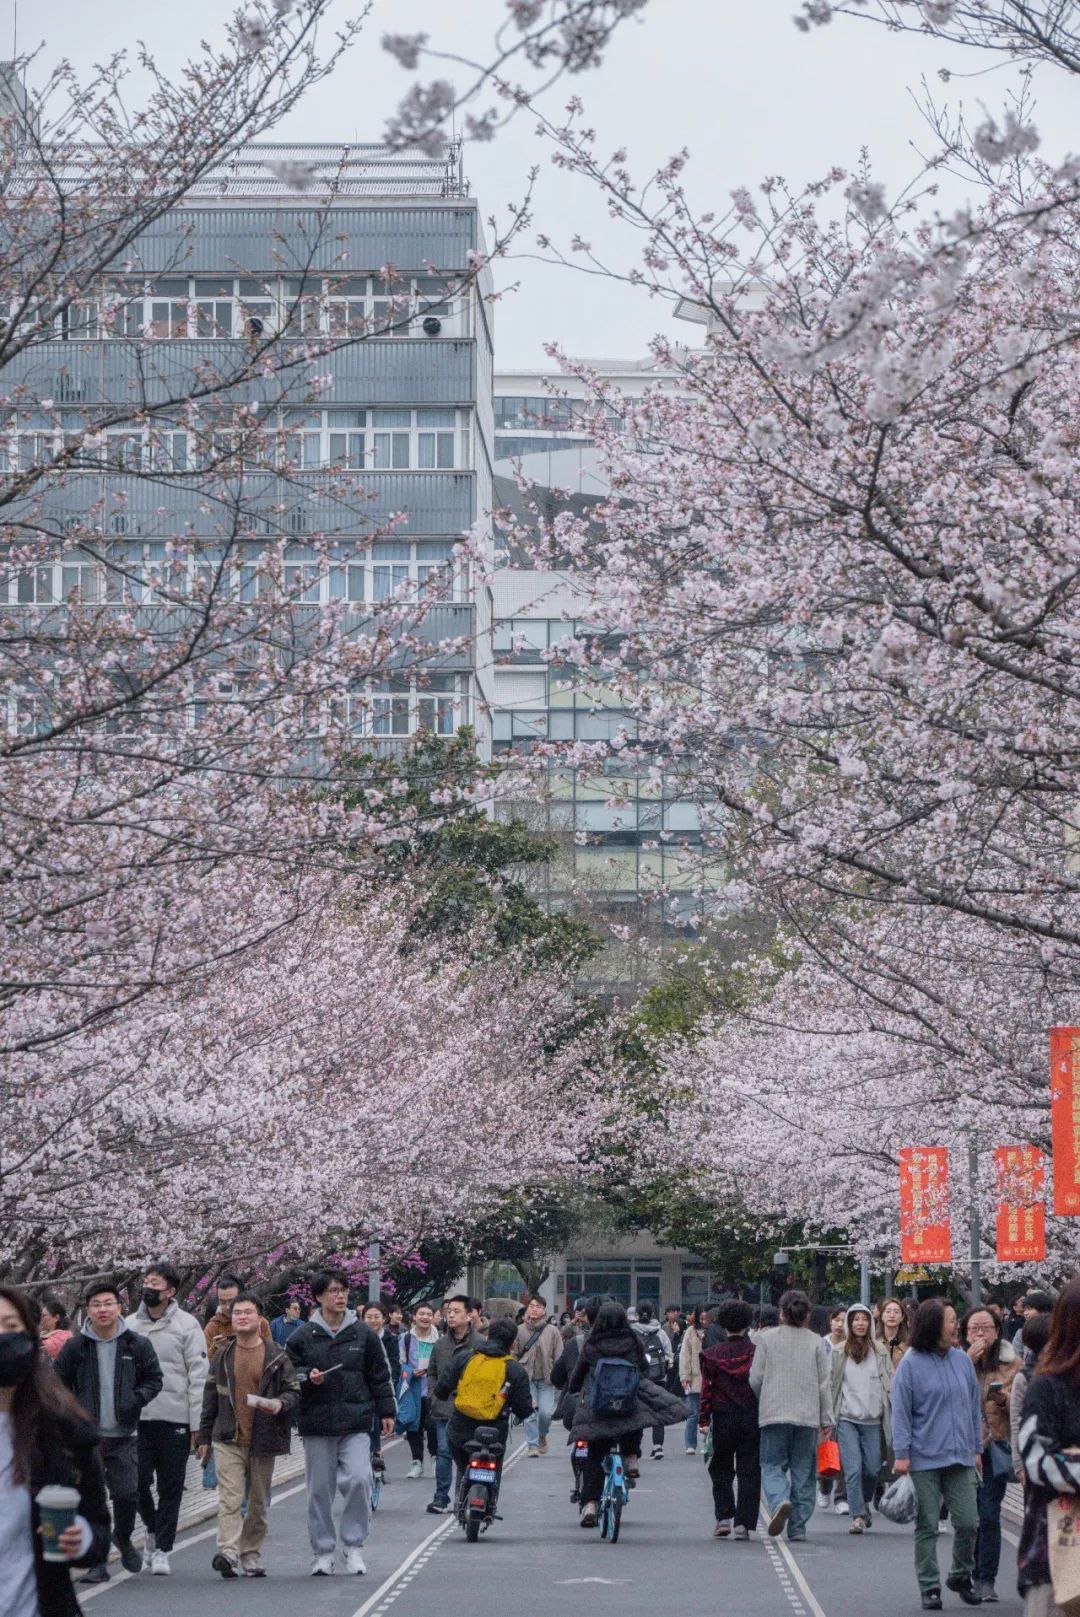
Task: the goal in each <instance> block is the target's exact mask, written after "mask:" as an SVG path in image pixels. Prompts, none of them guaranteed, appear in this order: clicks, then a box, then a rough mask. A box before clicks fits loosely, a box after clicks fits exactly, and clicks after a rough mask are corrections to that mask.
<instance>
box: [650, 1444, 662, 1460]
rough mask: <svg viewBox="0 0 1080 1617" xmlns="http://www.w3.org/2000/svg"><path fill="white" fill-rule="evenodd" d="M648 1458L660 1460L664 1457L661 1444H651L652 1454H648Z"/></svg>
mask: <svg viewBox="0 0 1080 1617" xmlns="http://www.w3.org/2000/svg"><path fill="white" fill-rule="evenodd" d="M650 1458H652V1459H654V1460H662V1459H663V1458H664V1450H663V1448H662V1446H661V1445H660V1444H659V1443H654V1444H653V1447H652V1455H651V1456H650Z"/></svg>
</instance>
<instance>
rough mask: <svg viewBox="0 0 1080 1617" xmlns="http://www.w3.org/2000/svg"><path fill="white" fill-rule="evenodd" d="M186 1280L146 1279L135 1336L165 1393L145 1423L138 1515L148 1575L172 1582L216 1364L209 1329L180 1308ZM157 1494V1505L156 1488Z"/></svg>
mask: <svg viewBox="0 0 1080 1617" xmlns="http://www.w3.org/2000/svg"><path fill="white" fill-rule="evenodd" d="M179 1284H180V1276H179V1275H178V1274H177V1272H176V1270H175V1269H174V1268H172V1266H171V1265H170V1264H168V1263H155V1264H152V1265H151V1266H150V1268H149V1269H147V1271H146V1273H145V1275H144V1276H143V1288H142V1300H141V1301H140V1303H139V1306H138V1308H137V1309H136V1310H135V1312H134V1313H133V1314H129V1315H128V1319H127V1326H128V1330H130V1331H133V1332H134V1333H135V1335H136V1336H142V1337H145V1338H146V1340H147V1341H148V1342H150V1343H152V1344H153V1348H154V1352H155V1353H156V1354H157V1356H158V1363H159V1364H160V1365H161V1374H162V1376H163V1378H164V1385H163V1386H162V1389H161V1391H160V1392H159V1393H158V1395H157V1397H156V1398H154V1399H152V1400H151V1401H150V1403H148V1404H147V1405H146V1406H145V1408H144V1409H143V1412H142V1414H141V1415H140V1416H139V1432H138V1438H139V1443H138V1457H139V1515H140V1516H141V1517H142V1522H143V1526H144V1527H145V1528H146V1545H145V1548H144V1549H143V1563H142V1564H143V1571H144V1572H152V1573H155V1574H157V1575H158V1576H162V1575H166V1574H167V1573H168V1572H169V1570H170V1568H169V1554H170V1552H171V1550H172V1547H173V1540H174V1538H175V1537H176V1523H177V1520H178V1519H179V1516H180V1502H181V1500H182V1499H183V1497H184V1477H185V1475H186V1473H187V1462H188V1455H189V1454H190V1452H191V1447H192V1433H194V1432H197V1431H198V1429H199V1418H200V1414H201V1411H202V1396H203V1388H204V1386H205V1385H206V1377H207V1371H208V1368H209V1360H208V1359H207V1355H206V1343H205V1340H204V1338H203V1329H202V1326H201V1325H200V1324H199V1322H198V1320H197V1319H196V1318H195V1316H194V1314H188V1313H186V1312H185V1311H184V1309H182V1308H181V1307H180V1305H179V1303H178V1302H177V1301H176V1289H177V1287H178V1286H179ZM155 1485H156V1487H157V1500H156V1502H155V1499H154V1488H155Z"/></svg>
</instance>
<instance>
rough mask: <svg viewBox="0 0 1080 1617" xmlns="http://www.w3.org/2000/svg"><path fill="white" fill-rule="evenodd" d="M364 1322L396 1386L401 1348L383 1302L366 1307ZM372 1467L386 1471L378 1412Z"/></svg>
mask: <svg viewBox="0 0 1080 1617" xmlns="http://www.w3.org/2000/svg"><path fill="white" fill-rule="evenodd" d="M363 1319H364V1324H365V1325H366V1326H367V1328H368V1330H369V1331H374V1333H375V1335H376V1336H377V1337H378V1338H379V1342H380V1344H381V1345H382V1350H383V1352H384V1353H385V1354H386V1368H387V1369H388V1370H389V1372H390V1385H391V1386H392V1387H396V1386H397V1385H398V1383H399V1382H400V1380H401V1349H400V1345H399V1343H398V1339H397V1337H396V1336H393V1335H391V1333H390V1331H388V1330H387V1328H386V1310H385V1308H384V1307H383V1305H382V1303H376V1302H371V1303H367V1304H366V1305H365V1307H364V1314H363ZM371 1469H372V1471H379V1472H384V1471H385V1470H386V1461H385V1460H384V1459H383V1454H382V1420H381V1418H380V1416H379V1415H378V1414H373V1415H372V1417H371Z"/></svg>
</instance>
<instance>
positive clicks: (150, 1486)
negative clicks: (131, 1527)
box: [138, 1420, 191, 1554]
mask: <svg viewBox="0 0 1080 1617" xmlns="http://www.w3.org/2000/svg"><path fill="white" fill-rule="evenodd" d="M190 1452H191V1432H190V1430H189V1428H188V1427H186V1426H177V1425H176V1423H175V1422H174V1421H169V1420H144V1421H140V1422H139V1432H138V1456H139V1515H140V1516H141V1517H142V1521H143V1526H144V1527H145V1528H146V1531H147V1533H149V1534H152V1536H153V1539H154V1544H155V1546H156V1547H157V1548H158V1549H159V1550H164V1551H165V1553H166V1554H168V1552H169V1551H170V1550H171V1549H172V1547H173V1540H174V1539H175V1537H176V1523H177V1519H178V1518H179V1515H180V1501H181V1500H182V1499H183V1497H184V1476H185V1473H186V1472H187V1462H188V1454H189V1453H190ZM155 1481H156V1482H157V1502H156V1503H155V1501H154V1483H155Z"/></svg>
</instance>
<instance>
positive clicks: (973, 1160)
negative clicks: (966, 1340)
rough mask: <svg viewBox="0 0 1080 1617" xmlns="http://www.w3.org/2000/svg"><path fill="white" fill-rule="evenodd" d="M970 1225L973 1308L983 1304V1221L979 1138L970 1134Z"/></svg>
mask: <svg viewBox="0 0 1080 1617" xmlns="http://www.w3.org/2000/svg"><path fill="white" fill-rule="evenodd" d="M968 1223H969V1225H970V1227H971V1306H972V1308H978V1307H979V1306H980V1305H981V1303H982V1256H981V1247H982V1220H981V1219H980V1217H979V1137H978V1135H977V1134H976V1132H975V1130H974V1129H971V1130H970V1131H969V1133H968Z"/></svg>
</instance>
